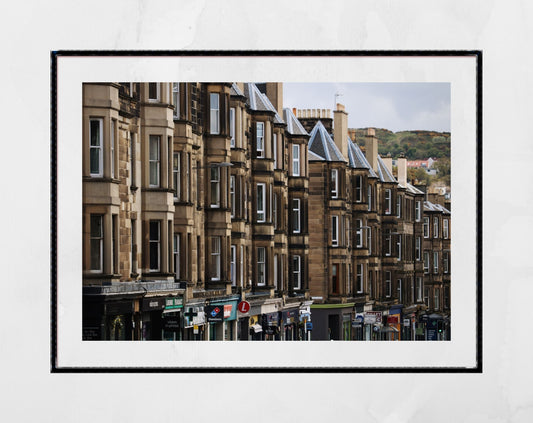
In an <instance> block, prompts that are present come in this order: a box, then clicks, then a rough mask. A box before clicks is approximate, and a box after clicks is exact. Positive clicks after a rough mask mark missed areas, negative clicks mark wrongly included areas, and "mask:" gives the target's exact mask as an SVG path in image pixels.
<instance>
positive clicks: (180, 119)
mask: <svg viewBox="0 0 533 423" xmlns="http://www.w3.org/2000/svg"><path fill="white" fill-rule="evenodd" d="M481 59H482V56H481V52H479V51H329V52H325V51H277V52H273V51H240V52H238V51H206V52H199V51H56V52H52V54H51V72H52V75H51V80H52V87H51V89H52V104H51V112H52V113H51V116H52V122H51V125H52V157H51V167H52V183H51V186H52V193H51V198H52V204H51V208H52V239H51V241H52V287H51V289H52V291H51V294H52V309H51V315H52V319H51V333H52V340H51V341H52V348H51V351H52V354H51V369H52V372H81V371H83V372H109V371H114V372H214V371H216V372H339V371H342V372H433V373H435V372H464V373H479V372H481V371H482V344H481V340H482V336H481V335H482V334H481V327H482V326H481V317H482V303H481V297H482V295H481V293H482V291H481V289H482V284H481V282H482V281H481V224H482V222H481V145H482V132H481V128H482V125H481V117H482V111H481V86H482V60H481Z"/></svg>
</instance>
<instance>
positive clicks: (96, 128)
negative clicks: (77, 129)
mask: <svg viewBox="0 0 533 423" xmlns="http://www.w3.org/2000/svg"><path fill="white" fill-rule="evenodd" d="M90 125H91V128H90V130H91V145H92V146H100V145H101V140H100V121H99V120H91V123H90Z"/></svg>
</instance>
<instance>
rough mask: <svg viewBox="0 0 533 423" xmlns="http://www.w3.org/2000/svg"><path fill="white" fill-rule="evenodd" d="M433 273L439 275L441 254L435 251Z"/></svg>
mask: <svg viewBox="0 0 533 423" xmlns="http://www.w3.org/2000/svg"><path fill="white" fill-rule="evenodd" d="M433 273H434V274H437V273H439V252H438V251H433Z"/></svg>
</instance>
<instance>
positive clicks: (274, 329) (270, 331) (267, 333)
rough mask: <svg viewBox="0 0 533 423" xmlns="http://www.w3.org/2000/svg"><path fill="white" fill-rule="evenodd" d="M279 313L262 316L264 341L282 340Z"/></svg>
mask: <svg viewBox="0 0 533 423" xmlns="http://www.w3.org/2000/svg"><path fill="white" fill-rule="evenodd" d="M279 326H280V322H279V313H278V312H277V311H276V312H274V313H266V314H263V316H262V327H263V338H262V339H263V340H264V341H274V340H279V339H280V335H281V334H280V327H279Z"/></svg>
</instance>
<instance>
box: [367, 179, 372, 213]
mask: <svg viewBox="0 0 533 423" xmlns="http://www.w3.org/2000/svg"><path fill="white" fill-rule="evenodd" d="M366 195H367V201H368V211H371V210H372V185H370V184H368V187H367V193H366Z"/></svg>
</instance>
